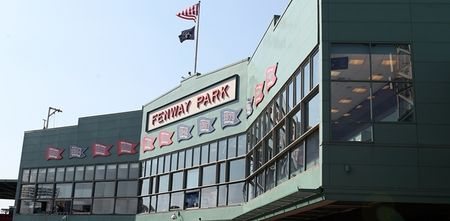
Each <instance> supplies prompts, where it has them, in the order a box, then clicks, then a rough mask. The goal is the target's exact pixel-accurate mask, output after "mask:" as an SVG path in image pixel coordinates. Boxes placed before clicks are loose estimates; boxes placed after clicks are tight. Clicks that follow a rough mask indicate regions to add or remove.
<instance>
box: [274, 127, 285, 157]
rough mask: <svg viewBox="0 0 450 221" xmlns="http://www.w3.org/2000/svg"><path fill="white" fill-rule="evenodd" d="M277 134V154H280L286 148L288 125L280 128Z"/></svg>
mask: <svg viewBox="0 0 450 221" xmlns="http://www.w3.org/2000/svg"><path fill="white" fill-rule="evenodd" d="M276 133H277V136H276V137H277V152H280V151H281V150H283V149H284V148H285V147H286V125H285V124H283V126H281V127H279V128H278V129H277V130H276Z"/></svg>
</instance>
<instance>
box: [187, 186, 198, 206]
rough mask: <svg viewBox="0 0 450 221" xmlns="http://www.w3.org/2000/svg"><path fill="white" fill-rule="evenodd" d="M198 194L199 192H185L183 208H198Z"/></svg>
mask: <svg viewBox="0 0 450 221" xmlns="http://www.w3.org/2000/svg"><path fill="white" fill-rule="evenodd" d="M198 194H199V191H198V190H195V191H188V192H186V197H185V198H184V207H185V208H186V209H188V208H198V206H199V204H198Z"/></svg>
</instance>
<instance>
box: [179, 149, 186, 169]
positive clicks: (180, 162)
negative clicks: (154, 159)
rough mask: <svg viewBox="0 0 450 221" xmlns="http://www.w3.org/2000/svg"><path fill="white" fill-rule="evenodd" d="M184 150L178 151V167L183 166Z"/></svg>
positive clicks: (181, 167)
mask: <svg viewBox="0 0 450 221" xmlns="http://www.w3.org/2000/svg"><path fill="white" fill-rule="evenodd" d="M184 158H185V156H184V151H180V152H178V169H183V168H184Z"/></svg>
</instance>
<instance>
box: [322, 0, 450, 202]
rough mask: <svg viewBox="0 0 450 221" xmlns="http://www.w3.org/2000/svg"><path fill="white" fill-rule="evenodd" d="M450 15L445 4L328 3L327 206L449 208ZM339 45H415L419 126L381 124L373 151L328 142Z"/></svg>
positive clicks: (399, 0)
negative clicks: (377, 203)
mask: <svg viewBox="0 0 450 221" xmlns="http://www.w3.org/2000/svg"><path fill="white" fill-rule="evenodd" d="M449 11H450V2H449V1H446V0H364V1H356V0H323V8H322V13H323V16H322V19H323V25H322V31H323V38H322V47H323V70H324V71H323V76H322V77H323V83H322V84H323V85H322V88H323V92H324V93H323V110H322V114H323V122H322V123H323V125H324V127H322V129H323V130H322V133H323V140H324V143H326V144H325V145H324V147H323V164H324V165H323V168H324V171H323V185H324V188H325V193H326V196H327V198H328V199H335V200H348V201H372V200H376V199H378V200H381V201H394V202H430V203H438V202H441V203H442V202H445V203H450V177H449V176H447V175H446V174H449V173H450V161H449V160H448V159H450V136H448V135H449V131H450V120H449V118H448V109H449V108H450V99H449V98H448V95H449V94H450V74H449V73H448V70H449V69H450V59H449V56H448V52H449V51H450V29H449V28H448V27H450V26H449V25H450V14H449V13H448V12H449ZM334 42H339V43H355V42H357V43H361V42H362V43H365V42H375V43H377V42H383V43H409V44H411V46H412V53H413V55H412V59H413V75H414V87H415V106H416V121H415V122H414V123H376V124H375V125H374V143H371V144H357V143H354V144H350V143H347V144H337V143H332V142H329V140H330V139H329V138H330V126H329V125H330V114H329V110H330V90H329V85H330V76H329V73H330V61H329V56H330V54H329V48H330V44H331V43H334ZM345 166H349V167H350V169H351V171H350V172H346V171H345Z"/></svg>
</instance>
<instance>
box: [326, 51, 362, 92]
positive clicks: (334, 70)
mask: <svg viewBox="0 0 450 221" xmlns="http://www.w3.org/2000/svg"><path fill="white" fill-rule="evenodd" d="M369 50H370V49H369V45H368V44H334V45H333V46H332V48H331V72H330V75H331V79H332V80H363V81H367V80H369V77H370V76H369V75H370V60H369ZM332 94H333V93H332Z"/></svg>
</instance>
